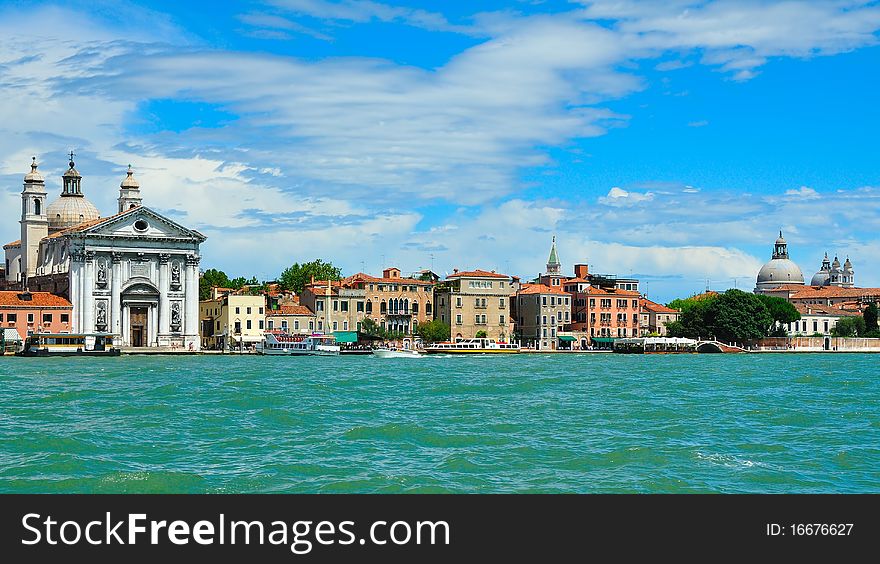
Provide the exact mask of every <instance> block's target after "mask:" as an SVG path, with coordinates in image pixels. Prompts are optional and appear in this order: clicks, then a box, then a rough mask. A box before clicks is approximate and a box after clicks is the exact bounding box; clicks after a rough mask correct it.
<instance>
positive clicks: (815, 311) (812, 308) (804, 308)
mask: <svg viewBox="0 0 880 564" xmlns="http://www.w3.org/2000/svg"><path fill="white" fill-rule="evenodd" d="M793 305H794V307H795V309H797V310H798V312H799V313H800V314H801V315H827V316H829V317H860V316H861V315H862V313H861V312H859V311H852V310H846V309H841V308H838V307H834V306H821V305H811V304H793Z"/></svg>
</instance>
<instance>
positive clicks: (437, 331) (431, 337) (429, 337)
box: [415, 319, 451, 343]
mask: <svg viewBox="0 0 880 564" xmlns="http://www.w3.org/2000/svg"><path fill="white" fill-rule="evenodd" d="M450 332H451V330H450V328H449V325H447V324H446V323H444V322H442V321H440V320H439V319H435V320H433V321H427V322H425V323H420V324H419V325H418V326H416V329H415V334H416V335H418V336H419V337H421V338H422V340H423V341H425V342H426V343H437V342H439V341H448V340H449V336H450Z"/></svg>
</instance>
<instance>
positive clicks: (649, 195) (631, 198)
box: [599, 186, 654, 206]
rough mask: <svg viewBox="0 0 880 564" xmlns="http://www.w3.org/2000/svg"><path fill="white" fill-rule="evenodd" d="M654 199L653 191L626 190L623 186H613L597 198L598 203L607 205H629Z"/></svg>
mask: <svg viewBox="0 0 880 564" xmlns="http://www.w3.org/2000/svg"><path fill="white" fill-rule="evenodd" d="M653 199H654V193H653V192H644V193H640V192H628V191H626V190H624V189H623V188H620V187H618V186H614V187H613V188H611V190H609V191H608V194H607V195H605V196H603V197H601V198H599V203H600V204H605V205H608V206H631V205H635V204H638V203H640V202H647V201H650V200H653Z"/></svg>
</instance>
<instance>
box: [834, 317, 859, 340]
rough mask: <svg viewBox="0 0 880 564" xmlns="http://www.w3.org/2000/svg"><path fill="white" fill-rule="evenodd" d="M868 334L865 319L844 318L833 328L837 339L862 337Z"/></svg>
mask: <svg viewBox="0 0 880 564" xmlns="http://www.w3.org/2000/svg"><path fill="white" fill-rule="evenodd" d="M866 332H867V331H866V328H865V318H864V317H855V316H853V317H844V318H842V319H840V320H839V321H838V322H837V324H836V325H835V326H834V327H832V328H831V334H832V335H833V336H835V337H861V336H862V335H864V334H865V333H866Z"/></svg>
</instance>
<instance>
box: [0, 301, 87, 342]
mask: <svg viewBox="0 0 880 564" xmlns="http://www.w3.org/2000/svg"><path fill="white" fill-rule="evenodd" d="M72 313H73V305H72V304H71V303H70V302H69V301H68V300H67V299H65V298H63V297H61V296H56V295H54V294H50V293H49V292H15V291H0V329H15V330H16V331H18V334H19V336H20V337H21V338H22V339H24V338H25V337H27V336H28V335H31V334H33V333H70V332H71V320H72Z"/></svg>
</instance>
